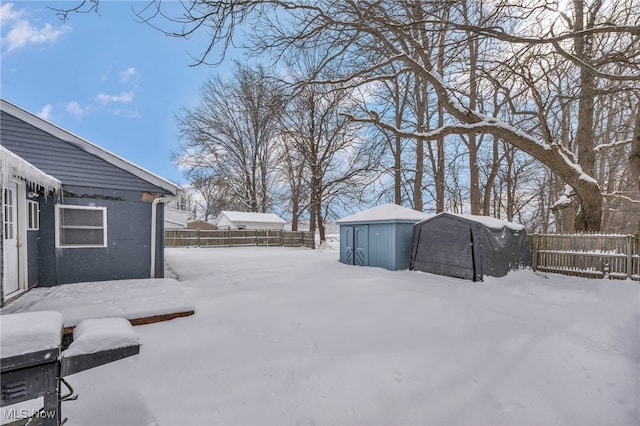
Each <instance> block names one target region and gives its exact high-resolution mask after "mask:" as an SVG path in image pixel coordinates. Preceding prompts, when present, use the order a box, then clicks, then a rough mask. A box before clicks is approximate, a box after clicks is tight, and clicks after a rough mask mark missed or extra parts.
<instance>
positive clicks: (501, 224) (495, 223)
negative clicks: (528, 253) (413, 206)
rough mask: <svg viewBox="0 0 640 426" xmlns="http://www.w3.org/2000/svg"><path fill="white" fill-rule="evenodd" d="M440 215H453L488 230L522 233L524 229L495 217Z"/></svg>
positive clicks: (458, 214)
mask: <svg viewBox="0 0 640 426" xmlns="http://www.w3.org/2000/svg"><path fill="white" fill-rule="evenodd" d="M440 214H441V215H451V216H456V217H459V218H462V219H466V220H470V221H472V222H476V223H480V224H482V225H484V226H486V227H487V228H492V229H502V228H505V227H506V228H509V229H513V230H514V231H522V230H523V229H524V226H523V225H520V224H518V223H513V222H507V221H506V220H504V219H496V218H495V217H489V216H476V215H471V214H460V213H448V212H443V213H440Z"/></svg>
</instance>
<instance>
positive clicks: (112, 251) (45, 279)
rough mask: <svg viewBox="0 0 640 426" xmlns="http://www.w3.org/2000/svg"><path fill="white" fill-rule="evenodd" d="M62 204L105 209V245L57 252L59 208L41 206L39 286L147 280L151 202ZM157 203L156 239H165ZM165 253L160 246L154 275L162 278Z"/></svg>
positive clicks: (73, 201)
mask: <svg viewBox="0 0 640 426" xmlns="http://www.w3.org/2000/svg"><path fill="white" fill-rule="evenodd" d="M62 204H63V205H78V206H87V205H92V206H98V207H106V208H107V247H96V248H56V247H55V207H54V204H53V203H52V202H49V203H47V204H46V205H44V206H42V207H41V211H40V215H41V216H40V223H41V229H42V230H47V231H45V232H41V235H40V240H39V244H38V254H39V256H38V264H39V281H40V282H39V285H40V286H46V287H48V286H53V285H58V284H69V283H75V282H83V281H105V280H119V279H135V278H148V277H149V275H150V269H151V203H148V202H142V201H139V202H131V201H120V200H104V199H90V198H70V197H65V198H64V201H63V203H62ZM162 209H163V207H162V205H161V204H160V205H158V211H159V213H160V214H158V216H159V218H158V221H159V224H160V225H159V227H157V231H156V239H157V241H162V221H163V218H162V214H161V212H162ZM163 270H164V265H163V250H162V246H158V245H156V277H162V276H163Z"/></svg>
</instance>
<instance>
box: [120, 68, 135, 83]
mask: <svg viewBox="0 0 640 426" xmlns="http://www.w3.org/2000/svg"><path fill="white" fill-rule="evenodd" d="M135 75H136V69H135V68H133V67H129V68H127V69H126V70H124V71H122V72H120V83H127V82H128V81H129V80H131V79H132V78H133V77H134V76H135Z"/></svg>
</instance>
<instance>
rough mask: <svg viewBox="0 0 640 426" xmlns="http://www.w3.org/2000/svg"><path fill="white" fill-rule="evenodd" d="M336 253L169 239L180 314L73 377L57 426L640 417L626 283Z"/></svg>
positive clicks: (639, 303) (639, 306) (634, 292)
mask: <svg viewBox="0 0 640 426" xmlns="http://www.w3.org/2000/svg"><path fill="white" fill-rule="evenodd" d="M337 258H338V253H337V251H335V250H330V249H328V250H316V251H313V250H308V249H301V248H297V249H296V248H291V249H287V248H233V249H220V248H218V249H186V248H185V249H168V250H167V251H166V260H167V262H168V265H169V267H170V270H169V271H168V272H169V273H171V274H174V275H175V276H177V277H178V278H179V280H180V281H181V282H182V283H183V285H184V288H185V291H186V293H187V294H188V295H189V296H190V297H191V299H192V300H193V301H195V304H196V314H195V315H193V316H191V317H186V318H180V319H175V320H172V321H168V322H163V323H157V324H151V325H145V326H139V327H136V328H135V331H136V333H137V334H138V337H139V339H140V343H141V344H142V348H141V353H140V355H138V356H135V357H132V358H127V359H124V360H121V361H118V362H115V363H112V364H108V365H105V366H102V367H99V368H95V369H93V370H88V371H85V372H82V373H79V374H76V375H72V376H70V377H69V378H68V381H69V382H70V383H71V385H72V386H74V388H75V390H76V391H77V392H78V393H79V395H80V397H79V399H78V400H77V401H71V402H65V403H64V404H63V414H64V416H65V417H68V418H69V422H68V423H67V424H68V425H95V426H97V425H115V424H118V425H122V426H124V425H126V424H131V425H133V424H136V425H144V424H154V423H158V424H160V425H162V426H170V425H401V424H406V425H408V424H415V425H424V424H441V425H488V424H490V425H515V424H517V425H540V424H566V425H600V424H602V425H604V424H610V425H632V424H639V423H640V402H639V401H640V388H639V386H640V384H639V377H640V353H639V348H640V290H639V285H638V283H637V282H632V281H605V280H586V279H579V278H572V277H564V276H559V275H548V276H547V277H545V276H542V275H536V274H534V273H533V272H531V271H519V272H516V273H512V274H510V275H509V276H507V277H505V278H489V279H487V281H486V282H484V283H472V282H470V281H463V280H458V279H453V278H446V277H440V276H435V275H429V274H424V273H420V272H409V271H399V272H391V271H387V270H384V269H380V268H361V267H354V266H347V265H342V264H340V263H339V262H338V261H337V260H336V259H337Z"/></svg>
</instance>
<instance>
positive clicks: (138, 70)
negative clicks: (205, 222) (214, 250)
mask: <svg viewBox="0 0 640 426" xmlns="http://www.w3.org/2000/svg"><path fill="white" fill-rule="evenodd" d="M78 3H79V1H73V2H67V1H51V0H50V1H26V2H25V1H16V2H9V1H1V2H0V22H1V44H0V49H1V75H0V79H1V85H0V94H1V96H2V98H3V99H5V100H7V101H9V102H11V103H13V104H15V105H17V106H19V107H21V108H23V109H26V110H28V111H30V112H32V113H35V114H37V115H39V116H41V117H42V118H45V119H47V120H49V121H51V122H52V123H54V124H56V125H58V126H60V127H62V128H64V129H66V130H68V131H70V132H72V133H75V134H76V135H78V136H80V137H82V138H84V139H87V140H89V141H91V142H93V143H95V144H98V145H100V146H102V147H103V148H105V149H107V150H109V151H111V152H113V153H115V154H118V155H120V156H122V157H124V158H126V159H128V160H130V161H132V162H134V163H136V164H138V165H140V166H142V167H144V168H146V169H148V170H150V171H152V172H154V173H157V174H159V175H161V176H163V177H165V178H167V179H170V180H172V181H174V182H176V183H179V184H184V183H186V180H185V179H184V177H183V176H182V173H181V171H180V170H179V169H178V167H177V166H176V165H174V164H173V163H172V162H171V160H170V156H171V153H172V152H176V151H178V149H179V143H180V141H179V137H178V129H177V125H176V120H175V118H174V116H175V114H176V113H179V112H180V110H181V108H183V107H192V106H195V105H197V104H198V102H199V91H200V87H201V86H202V84H203V83H204V82H205V81H206V79H207V78H208V77H209V76H210V75H212V74H221V75H223V76H224V75H225V73H229V72H230V70H231V69H232V66H231V59H233V58H234V57H236V58H240V55H239V54H237V53H236V54H235V55H234V54H231V55H228V57H227V59H226V60H225V62H224V63H223V64H222V65H220V66H218V67H212V66H207V65H200V66H197V67H190V66H189V65H191V64H193V63H194V61H193V59H192V58H191V57H190V56H189V54H192V55H197V54H198V52H200V51H201V50H202V49H203V48H204V47H205V46H206V43H207V41H208V40H207V39H206V34H204V33H200V34H196V36H194V37H192V38H190V39H189V40H186V39H182V38H172V37H168V36H166V35H164V34H162V33H161V32H159V31H158V30H155V29H153V28H152V27H150V26H148V25H145V24H141V23H138V22H136V21H135V15H134V13H133V12H132V8H134V9H140V8H141V7H144V5H145V4H146V1H110V0H101V2H100V9H99V14H95V13H88V14H72V15H70V20H68V21H67V22H63V21H62V20H61V19H60V18H59V17H58V16H56V14H55V12H54V11H53V10H51V9H49V8H47V6H53V7H57V8H63V7H67V6H68V7H73V6H76V5H77V4H78ZM163 4H165V5H166V4H167V2H163ZM168 6H169V7H178V6H179V4H178V3H177V2H173V3H169V4H168Z"/></svg>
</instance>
